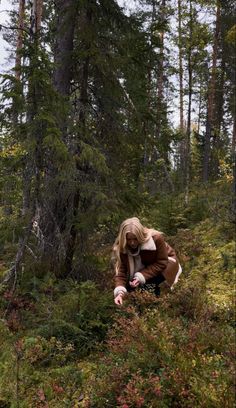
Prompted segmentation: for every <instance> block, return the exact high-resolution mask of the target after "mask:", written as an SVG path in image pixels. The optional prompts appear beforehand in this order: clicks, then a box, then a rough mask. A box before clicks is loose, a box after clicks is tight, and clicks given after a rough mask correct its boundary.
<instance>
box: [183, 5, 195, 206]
mask: <svg viewBox="0 0 236 408" xmlns="http://www.w3.org/2000/svg"><path fill="white" fill-rule="evenodd" d="M189 8H190V9H189V48H188V116H187V129H186V148H185V155H186V156H185V162H186V181H185V203H186V204H188V201H189V186H190V169H191V157H190V154H191V150H190V143H191V114H192V94H193V67H192V40H193V9H192V0H190V2H189Z"/></svg>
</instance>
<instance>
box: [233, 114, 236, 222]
mask: <svg viewBox="0 0 236 408" xmlns="http://www.w3.org/2000/svg"><path fill="white" fill-rule="evenodd" d="M232 162H233V186H232V192H233V203H232V213H233V219H234V222H235V217H236V113H235V112H234V124H233V138H232Z"/></svg>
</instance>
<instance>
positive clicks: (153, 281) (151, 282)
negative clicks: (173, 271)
mask: <svg viewBox="0 0 236 408" xmlns="http://www.w3.org/2000/svg"><path fill="white" fill-rule="evenodd" d="M164 281H165V278H164V276H163V275H162V274H161V275H158V276H156V277H155V278H151V279H148V280H147V281H146V283H145V284H144V285H142V286H141V288H142V289H143V290H148V289H149V285H152V286H154V294H155V295H156V296H160V292H161V290H160V286H159V285H160V284H161V283H162V282H164ZM134 290H135V288H131V286H130V285H128V287H127V291H128V292H133V291H134Z"/></svg>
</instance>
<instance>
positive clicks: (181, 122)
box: [178, 0, 186, 188]
mask: <svg viewBox="0 0 236 408" xmlns="http://www.w3.org/2000/svg"><path fill="white" fill-rule="evenodd" d="M178 50H179V129H180V133H181V136H182V140H181V141H180V142H179V169H180V184H181V187H182V188H183V187H184V184H185V182H184V179H185V174H186V162H185V138H186V136H185V125H184V86H183V44H182V3H181V0H178Z"/></svg>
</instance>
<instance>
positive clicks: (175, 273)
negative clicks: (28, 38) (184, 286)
mask: <svg viewBox="0 0 236 408" xmlns="http://www.w3.org/2000/svg"><path fill="white" fill-rule="evenodd" d="M139 255H140V258H141V263H142V265H143V267H142V269H141V270H139V271H138V273H137V272H136V271H135V272H136V273H135V274H134V273H133V271H131V270H130V269H131V267H132V264H131V260H130V255H128V253H120V259H121V265H120V267H119V268H118V270H117V271H116V275H115V291H114V295H115V296H117V294H119V293H120V292H123V293H124V292H126V287H127V285H128V282H129V280H130V279H132V278H133V277H137V278H138V279H139V280H140V282H141V283H145V282H147V283H148V280H150V279H152V278H155V277H156V276H158V275H160V274H162V275H163V276H164V278H165V279H166V282H167V283H168V284H169V285H170V286H172V285H173V284H174V283H176V282H177V280H178V277H179V275H180V273H181V272H182V269H181V266H180V264H179V261H178V259H177V257H176V253H175V251H174V249H173V248H171V246H170V245H169V244H168V243H167V242H165V240H164V238H163V235H162V234H161V233H156V234H155V235H153V236H152V237H151V238H150V239H149V240H148V241H146V242H145V243H144V244H142V245H141V248H140V252H139ZM131 258H132V257H131Z"/></svg>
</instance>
